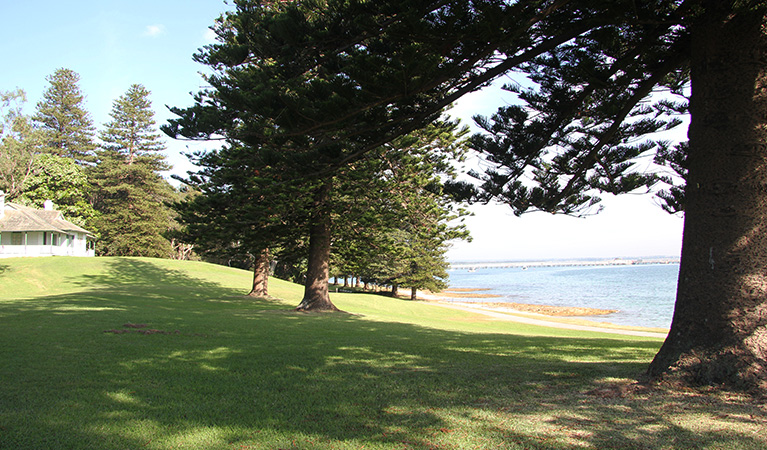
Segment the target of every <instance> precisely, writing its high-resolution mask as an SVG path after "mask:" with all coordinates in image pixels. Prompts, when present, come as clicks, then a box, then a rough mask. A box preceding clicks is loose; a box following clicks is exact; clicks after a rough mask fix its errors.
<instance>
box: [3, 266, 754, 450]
mask: <svg viewBox="0 0 767 450" xmlns="http://www.w3.org/2000/svg"><path fill="white" fill-rule="evenodd" d="M249 282H250V274H249V273H247V272H244V271H239V270H235V269H230V268H226V267H220V266H214V265H209V264H204V263H195V262H174V261H164V260H152V259H140V258H90V259H77V258H37V259H8V260H0V325H1V326H0V342H2V345H1V346H0V358H1V359H0V361H2V363H1V364H0V380H2V387H1V388H0V448H2V449H6V448H8V449H106V450H111V449H114V450H118V449H119V450H122V449H142V448H146V449H158V450H159V449H306V450H309V449H312V450H313V449H358V448H367V449H472V448H478V449H571V448H596V449H603V448H636V449H644V448H648V449H649V448H653V449H654V448H668V449H672V448H673V449H677V448H712V449H713V448H732V449H762V448H765V447H766V446H767V437H765V436H764V433H763V431H764V429H765V425H767V415H765V410H764V407H763V406H761V405H760V404H758V403H755V402H752V401H750V400H749V399H747V398H741V397H738V396H735V395H725V394H721V393H720V394H716V395H713V394H712V395H706V394H705V393H702V392H694V391H690V392H667V391H662V390H660V389H649V390H638V391H632V392H631V393H629V394H626V395H622V394H621V392H623V391H621V390H620V389H619V387H620V386H624V385H628V384H629V383H631V382H632V381H633V380H634V379H635V378H636V377H637V376H639V375H640V374H641V373H642V371H643V370H644V368H645V367H646V365H647V364H648V362H649V360H650V359H651V358H652V356H653V355H654V354H655V352H656V351H657V349H658V347H659V345H660V343H661V342H660V341H659V340H657V339H648V338H631V337H621V336H609V335H604V334H589V333H586V332H576V331H567V330H557V329H548V328H541V327H534V326H528V325H521V324H515V323H512V322H501V321H496V320H491V319H488V318H485V317H483V316H480V315H477V314H473V313H469V312H463V311H457V310H450V309H444V308H439V307H437V306H434V305H429V304H423V303H418V302H409V301H405V300H397V299H391V298H387V297H380V296H374V295H366V294H333V300H334V302H335V303H336V305H337V306H339V307H340V308H341V309H343V310H344V311H346V313H340V314H302V313H295V312H292V311H291V308H292V307H293V306H295V305H296V304H298V302H299V300H300V297H301V294H302V289H301V287H299V286H295V285H292V284H289V283H286V282H282V281H280V280H274V279H273V280H271V281H270V290H271V293H272V294H273V295H274V296H275V297H279V298H280V299H282V300H266V299H260V300H256V299H251V298H247V297H245V296H244V294H245V293H246V292H247V289H246V288H247V287H248V284H249Z"/></svg>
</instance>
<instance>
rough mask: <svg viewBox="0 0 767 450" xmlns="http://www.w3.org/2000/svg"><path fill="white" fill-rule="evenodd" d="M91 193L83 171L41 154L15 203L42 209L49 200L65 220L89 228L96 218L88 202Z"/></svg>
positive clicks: (71, 163)
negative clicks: (17, 201)
mask: <svg viewBox="0 0 767 450" xmlns="http://www.w3.org/2000/svg"><path fill="white" fill-rule="evenodd" d="M91 191H92V186H91V185H90V183H88V179H87V177H86V174H85V169H84V168H83V167H82V166H80V165H78V164H77V163H76V162H75V161H74V160H73V159H71V158H65V157H61V156H56V155H53V154H41V155H37V156H36V157H35V160H34V163H33V165H32V172H31V174H30V176H29V178H28V179H27V181H26V184H25V189H24V193H23V194H22V195H21V197H20V199H19V202H20V203H22V204H25V205H28V206H32V207H35V208H42V207H43V204H44V203H45V201H46V200H51V201H52V202H53V203H54V204H55V205H56V209H57V210H59V211H61V212H62V213H63V214H64V217H65V218H66V219H67V220H69V221H70V222H72V223H74V224H77V225H80V226H82V227H86V228H89V227H90V226H91V225H92V224H93V223H94V220H95V217H96V211H95V210H94V209H93V206H92V205H91V204H90V202H89V199H90V195H91Z"/></svg>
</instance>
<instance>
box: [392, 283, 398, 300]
mask: <svg viewBox="0 0 767 450" xmlns="http://www.w3.org/2000/svg"><path fill="white" fill-rule="evenodd" d="M398 287H399V286H398V285H397V283H392V285H391V296H392V297H397V290H398Z"/></svg>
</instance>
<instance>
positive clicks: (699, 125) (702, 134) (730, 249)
mask: <svg viewBox="0 0 767 450" xmlns="http://www.w3.org/2000/svg"><path fill="white" fill-rule="evenodd" d="M722 3H729V2H722ZM712 5H717V6H718V4H717V2H708V6H706V8H707V12H706V17H705V20H702V21H701V22H700V23H697V24H696V25H695V26H694V27H693V29H692V31H693V35H692V45H693V50H692V61H691V79H692V98H691V101H690V116H691V123H690V129H689V138H690V151H689V156H688V167H689V172H688V179H687V189H686V194H685V195H686V200H685V201H686V203H685V226H684V236H683V241H682V258H681V265H680V272H679V283H678V288H677V300H676V306H675V310H674V318H673V321H672V324H671V330H670V333H669V335H668V337H667V339H666V341H665V343H664V344H663V347H662V348H661V349H660V351H659V352H658V354H657V355H656V357H655V359H654V360H653V361H652V363H651V365H650V367H649V370H648V372H649V374H650V375H651V376H652V377H655V378H664V379H671V380H676V381H681V382H684V383H686V384H715V385H724V386H727V387H730V388H737V389H746V390H751V389H765V388H767V327H765V325H767V301H766V300H767V74H766V73H765V72H766V71H767V39H765V35H764V33H763V32H762V25H763V22H764V19H765V11H764V9H760V10H759V11H750V12H748V13H741V14H740V15H735V16H729V17H728V16H727V15H726V14H725V13H726V12H723V11H713V13H712V12H711V11H712V10H716V9H718V8H717V7H715V6H712ZM721 8H722V9H727V6H726V5H723V6H722V7H721ZM717 13H718V14H717Z"/></svg>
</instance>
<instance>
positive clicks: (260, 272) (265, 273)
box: [248, 248, 269, 297]
mask: <svg viewBox="0 0 767 450" xmlns="http://www.w3.org/2000/svg"><path fill="white" fill-rule="evenodd" d="M248 295H249V296H251V297H268V296H269V249H268V248H265V249H264V250H262V251H261V252H259V254H258V256H256V261H255V264H254V267H253V289H251V291H250V293H249V294H248Z"/></svg>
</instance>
